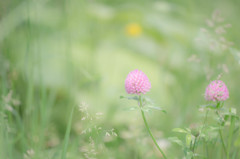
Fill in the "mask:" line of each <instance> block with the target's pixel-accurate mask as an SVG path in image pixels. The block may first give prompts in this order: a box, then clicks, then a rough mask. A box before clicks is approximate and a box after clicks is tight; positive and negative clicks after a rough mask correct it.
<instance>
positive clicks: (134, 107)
mask: <svg viewBox="0 0 240 159" xmlns="http://www.w3.org/2000/svg"><path fill="white" fill-rule="evenodd" d="M138 109H139V107H137V106H133V107H130V108H125V109H124V110H125V111H134V110H138Z"/></svg>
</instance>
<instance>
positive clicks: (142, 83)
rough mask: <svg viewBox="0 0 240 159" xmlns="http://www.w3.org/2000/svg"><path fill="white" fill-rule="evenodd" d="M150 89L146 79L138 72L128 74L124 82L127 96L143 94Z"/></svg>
mask: <svg viewBox="0 0 240 159" xmlns="http://www.w3.org/2000/svg"><path fill="white" fill-rule="evenodd" d="M150 88H151V83H150V82H149V79H148V77H147V76H146V75H145V74H144V73H143V72H142V71H140V70H134V71H132V72H130V73H129V74H128V76H127V78H126V80H125V89H126V91H127V93H128V94H137V95H140V94H145V93H146V92H148V91H149V90H150Z"/></svg>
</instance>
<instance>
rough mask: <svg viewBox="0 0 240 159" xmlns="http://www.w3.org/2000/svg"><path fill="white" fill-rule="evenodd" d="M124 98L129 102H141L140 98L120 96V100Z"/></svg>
mask: <svg viewBox="0 0 240 159" xmlns="http://www.w3.org/2000/svg"><path fill="white" fill-rule="evenodd" d="M123 98H126V99H128V100H136V101H138V100H139V98H138V96H134V97H131V96H130V97H125V96H120V99H123Z"/></svg>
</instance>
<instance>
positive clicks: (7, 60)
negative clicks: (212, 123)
mask: <svg viewBox="0 0 240 159" xmlns="http://www.w3.org/2000/svg"><path fill="white" fill-rule="evenodd" d="M239 15H240V1H239V0H225V1H223V0H219V1H208V0H201V1H193V0H185V1H180V0H168V1H162V0H148V1H144V0H132V1H124V0H98V1H95V0H65V1H64V0H1V1H0V93H1V99H0V104H1V114H0V115H1V120H0V123H1V134H0V135H1V140H0V142H1V147H0V148H1V151H0V153H1V159H23V158H24V159H27V158H44V159H47V158H49V159H50V158H51V159H52V158H59V156H60V155H61V151H62V145H63V140H64V135H65V131H66V128H67V122H68V120H69V115H70V111H71V109H72V107H73V106H76V108H75V109H74V115H73V122H72V127H71V134H70V139H69V144H68V148H67V158H69V159H75V158H78V159H79V158H89V159H90V158H91V159H94V158H104V159H106V158H109V159H115V158H116V159H126V158H129V159H146V158H149V159H155V158H159V157H160V154H159V152H158V151H157V150H156V149H155V147H154V145H153V143H152V141H151V140H150V138H149V136H148V134H147V132H146V130H145V128H144V125H143V121H142V119H141V116H140V113H139V111H129V108H131V107H132V106H135V105H137V103H134V102H130V101H126V100H120V99H119V96H120V95H126V92H125V89H124V82H125V78H126V77H127V74H128V73H129V72H130V71H132V70H134V69H140V70H142V71H143V72H145V74H146V75H147V76H148V77H149V79H150V82H151V84H152V89H151V91H150V92H149V93H147V94H146V96H147V97H150V98H151V99H152V100H153V101H154V102H155V103H156V105H159V106H161V107H164V109H166V110H167V114H164V113H161V112H155V111H154V112H150V113H148V114H147V119H148V121H149V123H150V126H151V129H152V131H153V133H154V136H156V138H157V139H158V140H159V144H160V145H161V146H162V147H163V148H164V151H165V152H166V154H167V156H169V158H176V159H177V158H182V156H183V153H182V151H181V149H180V147H178V146H177V145H175V144H172V143H170V142H169V141H168V140H167V138H168V137H171V136H174V135H176V134H175V133H174V132H172V129H173V128H175V127H188V126H189V125H191V124H194V123H201V122H202V121H201V119H202V118H201V117H202V115H203V114H202V113H201V112H199V111H198V107H197V106H198V105H200V104H206V101H205V100H204V96H203V95H204V91H205V87H206V86H207V85H208V83H209V82H210V81H211V80H215V79H217V78H218V76H219V75H221V80H223V81H224V82H225V83H226V85H227V86H228V88H229V91H230V99H229V100H228V101H227V102H226V105H227V106H233V107H236V108H237V109H238V110H239V102H240V99H239V94H238V93H239V77H240V74H239V71H240V68H239V62H240V51H239V49H240V48H239V44H240V39H239V37H240V32H239V28H240V21H239ZM79 107H81V110H78V109H79ZM82 108H84V110H82ZM85 108H86V109H85ZM99 116H100V117H99Z"/></svg>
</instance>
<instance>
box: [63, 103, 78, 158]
mask: <svg viewBox="0 0 240 159" xmlns="http://www.w3.org/2000/svg"><path fill="white" fill-rule="evenodd" d="M74 108H75V106H73V108H72V111H71V114H70V116H69V120H68V125H67V130H66V133H65V137H64V143H63V149H62V155H61V159H65V158H66V152H67V147H68V141H69V136H70V132H71V125H72V117H73V112H74Z"/></svg>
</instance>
